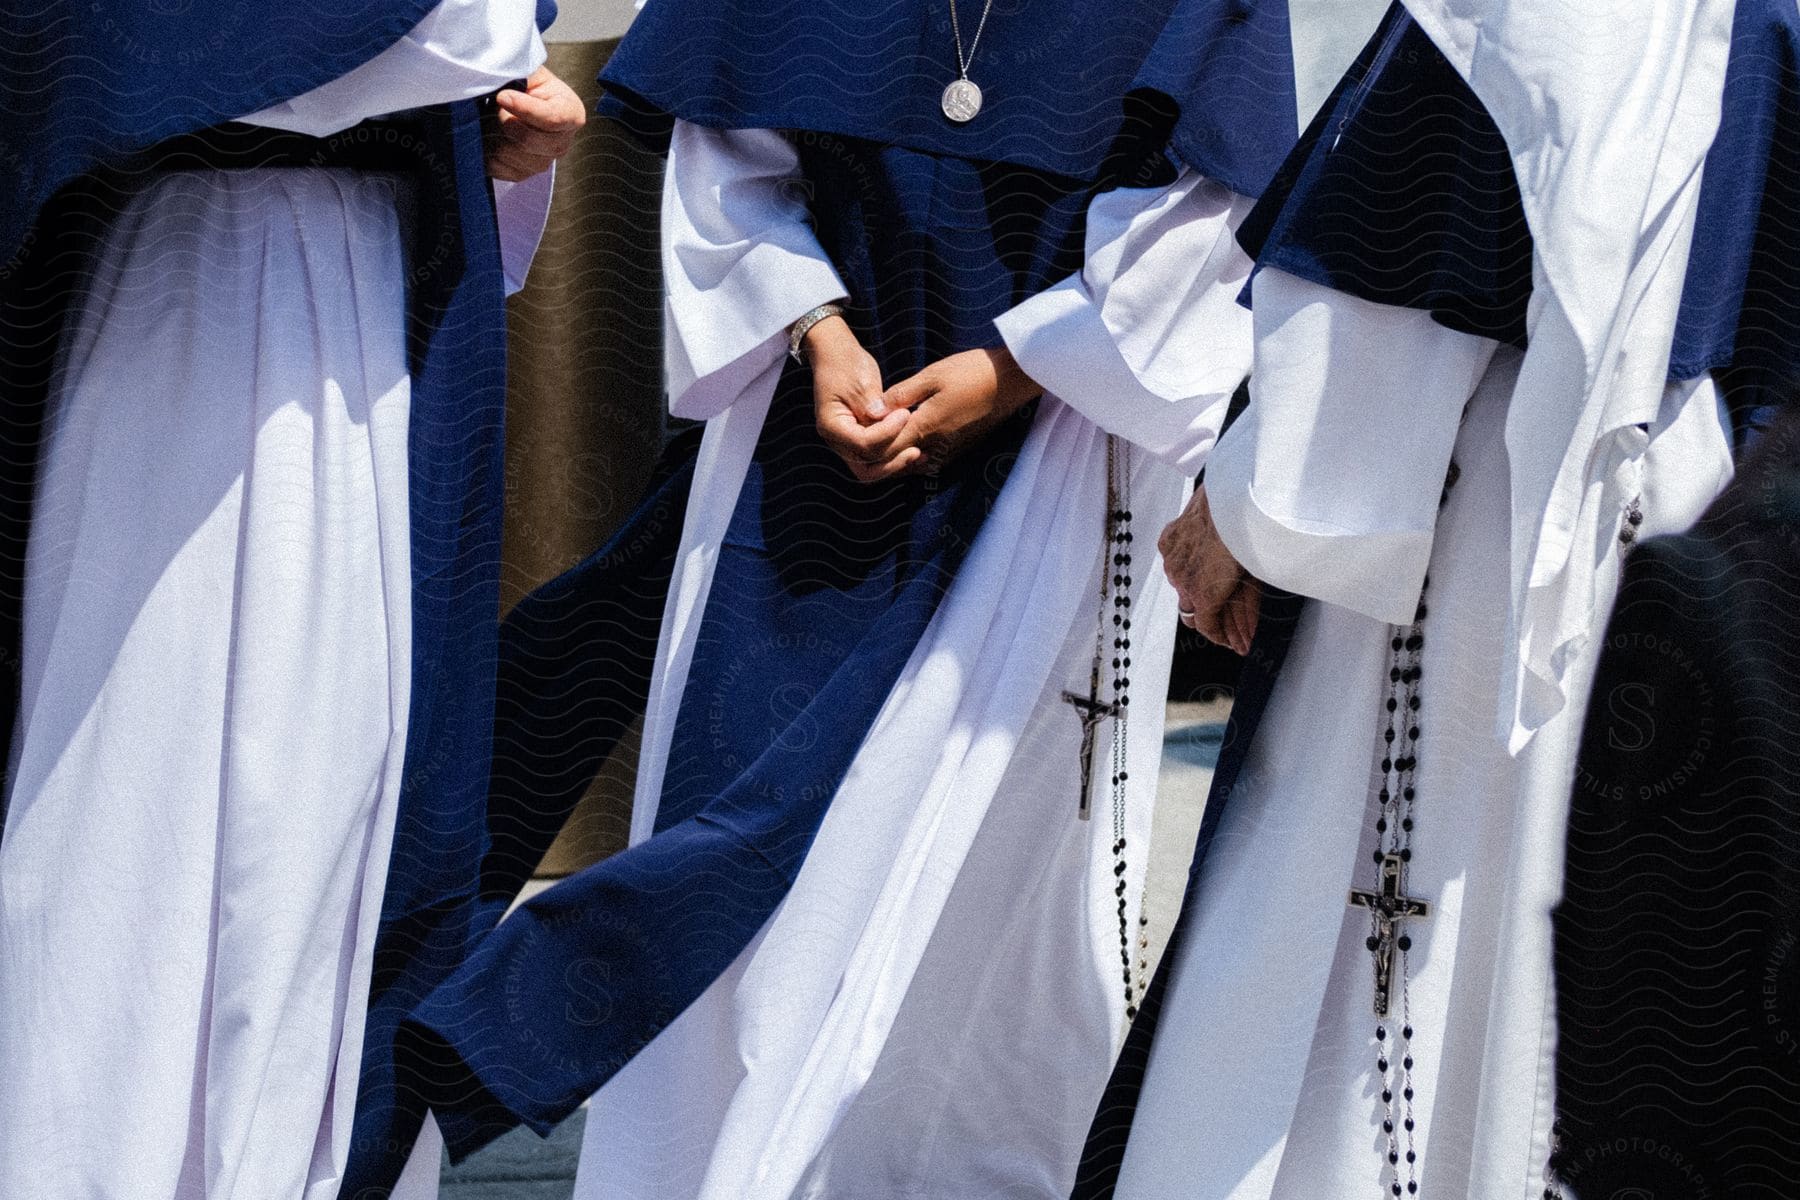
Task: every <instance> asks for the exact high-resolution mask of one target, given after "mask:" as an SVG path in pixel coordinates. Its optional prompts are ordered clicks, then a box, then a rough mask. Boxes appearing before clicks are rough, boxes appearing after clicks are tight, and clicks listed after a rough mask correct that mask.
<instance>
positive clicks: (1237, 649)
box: [1221, 592, 1250, 655]
mask: <svg viewBox="0 0 1800 1200" xmlns="http://www.w3.org/2000/svg"><path fill="white" fill-rule="evenodd" d="M1239 608H1240V605H1239V603H1238V593H1237V592H1233V593H1232V594H1231V599H1229V600H1227V601H1226V602H1225V608H1224V610H1223V614H1224V615H1223V616H1222V618H1221V623H1222V624H1223V625H1224V627H1225V644H1226V645H1227V646H1229V647H1230V648H1231V652H1232V653H1233V654H1239V655H1241V654H1243V653H1245V652H1246V651H1247V650H1249V648H1250V643H1249V641H1248V639H1246V638H1245V637H1244V627H1243V618H1242V614H1241V612H1240V611H1239Z"/></svg>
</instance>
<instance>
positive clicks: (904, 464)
mask: <svg viewBox="0 0 1800 1200" xmlns="http://www.w3.org/2000/svg"><path fill="white" fill-rule="evenodd" d="M924 460H925V452H924V451H923V450H920V449H919V448H918V447H917V446H914V447H912V448H911V449H909V450H903V451H901V452H900V453H899V454H896V455H895V456H894V457H892V458H890V459H888V460H886V461H885V462H880V463H851V464H850V473H851V474H852V475H854V476H856V478H857V479H858V480H859V481H860V482H862V483H880V482H881V481H882V480H884V479H893V478H894V477H895V476H898V475H906V474H909V473H911V472H912V471H915V470H917V469H918V467H919V466H920V464H921V463H923V462H924Z"/></svg>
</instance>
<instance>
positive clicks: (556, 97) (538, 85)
mask: <svg viewBox="0 0 1800 1200" xmlns="http://www.w3.org/2000/svg"><path fill="white" fill-rule="evenodd" d="M494 105H495V107H497V108H498V109H499V122H498V125H497V129H496V133H495V136H494V139H493V141H492V143H491V144H490V145H489V146H488V147H487V171H488V175H489V176H491V177H492V178H494V179H501V180H505V181H507V182H509V183H518V182H519V181H520V180H524V179H530V178H531V177H532V176H533V175H539V174H542V173H543V172H545V171H548V170H549V169H550V165H551V164H552V163H554V162H555V161H556V160H557V159H559V158H561V157H562V156H563V155H565V154H567V153H568V152H569V149H570V147H572V146H574V144H575V135H576V134H578V133H580V132H581V127H582V126H583V125H585V124H587V107H586V106H585V105H584V104H582V102H581V97H580V96H578V95H576V94H575V89H574V88H571V87H570V86H569V85H568V84H566V83H564V82H563V81H562V80H561V79H558V78H557V77H556V76H555V75H554V74H553V73H552V72H551V70H550V68H549V67H539V68H538V69H537V70H536V71H533V72H532V73H531V78H530V79H527V80H526V81H525V90H524V91H519V90H518V89H517V88H506V89H504V90H502V91H500V92H497V93H495V95H494Z"/></svg>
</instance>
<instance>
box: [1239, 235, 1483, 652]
mask: <svg viewBox="0 0 1800 1200" xmlns="http://www.w3.org/2000/svg"><path fill="white" fill-rule="evenodd" d="M1255 323H1256V372H1255V374H1253V375H1252V376H1251V379H1250V405H1249V407H1248V408H1247V409H1245V410H1244V414H1243V416H1242V417H1241V418H1239V420H1238V421H1237V423H1236V424H1234V425H1233V426H1232V427H1231V429H1230V430H1228V431H1227V432H1226V433H1225V435H1224V436H1223V437H1221V438H1220V439H1219V444H1218V445H1217V446H1216V447H1215V448H1214V449H1213V453H1212V457H1211V459H1210V460H1209V461H1208V462H1207V467H1206V495H1207V500H1208V502H1209V504H1210V505H1211V509H1212V515H1213V520H1214V522H1215V523H1216V524H1217V526H1218V529H1219V536H1220V537H1221V538H1222V539H1224V542H1225V544H1226V546H1228V547H1229V548H1230V549H1231V552H1232V554H1233V555H1235V556H1236V557H1237V559H1238V561H1239V562H1241V563H1243V564H1244V567H1245V569H1247V570H1248V571H1249V572H1250V573H1251V574H1252V575H1255V576H1256V577H1257V578H1258V579H1262V580H1264V581H1266V582H1268V583H1272V584H1274V585H1276V586H1277V587H1281V588H1285V589H1286V590H1288V591H1292V592H1297V593H1299V594H1301V595H1303V596H1311V597H1313V598H1315V599H1319V600H1325V601H1328V602H1330V603H1332V604H1338V605H1342V606H1343V607H1345V608H1348V609H1352V610H1354V611H1356V612H1360V613H1363V614H1366V615H1367V616H1371V617H1374V618H1375V619H1376V620H1379V621H1386V622H1389V623H1391V624H1400V625H1403V624H1406V623H1407V622H1410V621H1411V620H1412V619H1413V612H1414V609H1415V608H1416V606H1417V604H1418V600H1419V593H1420V590H1421V588H1422V587H1423V584H1424V580H1425V569H1426V564H1427V563H1428V561H1429V560H1430V557H1431V544H1432V539H1433V535H1434V533H1435V531H1436V528H1437V516H1438V500H1439V497H1440V496H1441V494H1442V492H1443V489H1444V479H1445V475H1446V473H1447V472H1448V470H1449V466H1450V455H1451V451H1452V450H1453V448H1454V447H1455V445H1456V434H1457V430H1458V428H1459V427H1460V426H1461V424H1462V411H1463V405H1464V404H1465V403H1466V402H1467V400H1468V398H1469V396H1470V395H1472V394H1473V393H1474V391H1475V386H1476V384H1477V383H1478V382H1479V381H1480V379H1481V376H1482V374H1483V372H1484V371H1485V370H1486V369H1487V365H1488V361H1489V359H1491V358H1492V357H1493V354H1494V351H1495V349H1496V347H1497V346H1498V343H1497V342H1494V341H1491V340H1489V339H1486V338H1479V337H1474V336H1471V335H1469V334H1465V333H1457V332H1455V331H1454V330H1450V329H1446V328H1445V327H1444V326H1442V325H1440V324H1438V323H1437V322H1436V321H1434V320H1432V318H1431V315H1430V314H1429V313H1426V312H1420V311H1416V310H1414V309H1407V308H1396V307H1393V306H1391V305H1385V304H1374V303H1371V302H1369V301H1367V300H1360V299H1358V298H1356V297H1354V296H1347V295H1345V294H1344V293H1342V292H1336V291H1332V290H1331V289H1329V288H1326V287H1321V286H1320V285H1318V284H1316V283H1311V282H1308V281H1306V280H1303V279H1299V278H1297V277H1295V276H1292V275H1288V274H1285V273H1283V272H1281V271H1277V270H1273V269H1266V270H1264V271H1263V272H1262V273H1261V274H1260V275H1258V276H1257V278H1256V311H1255Z"/></svg>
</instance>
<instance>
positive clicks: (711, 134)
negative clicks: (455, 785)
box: [631, 121, 845, 843]
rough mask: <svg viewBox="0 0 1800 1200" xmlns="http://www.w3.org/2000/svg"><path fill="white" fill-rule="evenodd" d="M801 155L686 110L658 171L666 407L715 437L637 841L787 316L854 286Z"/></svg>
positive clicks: (683, 556)
mask: <svg viewBox="0 0 1800 1200" xmlns="http://www.w3.org/2000/svg"><path fill="white" fill-rule="evenodd" d="M799 173H800V158H799V155H798V154H796V153H795V152H794V148H793V147H792V146H791V145H789V144H788V142H787V140H786V139H784V138H783V137H781V136H780V135H779V134H777V133H774V132H772V131H770V130H766V129H740V130H717V129H706V128H702V127H701V126H698V125H690V124H688V123H686V122H685V121H677V122H676V124H675V132H674V137H673V140H672V141H671V143H670V146H669V166H668V171H667V173H666V174H665V175H664V177H663V280H664V286H665V287H666V288H667V289H668V291H667V294H666V296H665V298H664V302H663V304H664V308H663V315H664V320H663V341H664V353H665V355H666V362H667V376H666V379H667V384H668V389H669V407H670V409H671V410H672V411H673V412H674V413H675V415H676V416H678V417H689V418H693V419H697V420H698V419H704V420H705V421H706V422H707V426H706V436H705V437H704V438H703V439H702V440H701V443H700V456H699V458H698V460H697V461H696V462H695V464H694V482H693V485H692V489H691V492H690V495H691V497H692V500H691V502H690V503H689V504H688V510H687V517H686V520H685V522H684V523H683V525H682V530H681V548H680V550H679V551H678V552H677V554H676V559H675V574H674V577H673V578H672V579H671V580H670V584H669V600H668V604H667V606H666V607H665V608H664V609H663V623H662V632H661V634H660V636H659V638H658V642H657V648H656V669H655V671H654V672H653V673H652V675H651V683H650V696H649V701H648V704H647V706H646V709H645V715H644V742H643V752H642V754H641V755H640V757H639V765H638V777H637V789H636V793H635V795H636V798H635V800H634V802H633V805H632V812H631V839H632V841H633V842H634V843H635V842H639V841H642V840H643V839H644V838H646V837H648V836H650V832H651V830H652V828H654V826H655V823H656V808H657V804H658V802H659V801H660V799H661V797H662V780H663V771H664V768H665V767H666V766H667V763H668V754H669V745H670V743H671V741H672V739H673V737H674V729H675V717H676V714H677V713H678V712H679V711H680V707H681V695H682V691H683V689H684V688H685V687H686V686H687V674H688V667H689V666H690V665H691V664H692V662H693V658H694V645H695V641H696V639H697V638H698V637H699V631H700V620H701V617H702V616H703V615H704V613H705V611H706V597H707V593H708V591H709V590H710V589H711V587H712V575H713V567H714V566H715V565H716V564H717V562H718V556H719V547H720V545H721V543H722V542H723V540H724V537H725V530H726V528H727V527H728V526H729V525H730V522H731V512H732V509H733V508H734V507H735V506H736V504H737V498H738V493H739V492H740V491H741V490H742V489H743V485H744V477H745V474H746V473H747V472H748V470H749V468H750V456H751V454H752V453H753V452H754V451H755V449H756V440H757V437H758V436H759V435H760V434H761V432H762V425H763V418H764V417H765V416H767V415H768V411H769V403H770V401H771V400H772V399H773V398H774V395H775V385H776V384H777V383H778V382H779V381H780V379H781V370H782V359H783V358H784V357H785V355H786V354H787V328H788V326H789V325H791V324H793V323H794V320H795V318H797V317H799V316H801V315H802V314H804V313H805V312H806V311H807V310H808V309H811V308H813V307H815V306H817V305H819V304H824V303H826V302H828V301H831V300H836V299H838V298H839V297H841V296H843V295H844V294H845V291H844V285H843V283H842V281H840V280H839V278H838V273H837V270H836V269H835V268H834V267H833V266H832V265H831V260H830V259H829V258H827V257H826V255H825V251H824V249H823V248H822V247H821V246H820V245H819V241H818V239H817V238H816V237H814V236H813V231H812V226H811V225H810V224H809V223H808V222H809V213H808V210H807V206H806V202H805V193H804V191H803V189H801V188H800V187H798V186H796V184H797V183H798V180H799V177H800V176H799Z"/></svg>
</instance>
